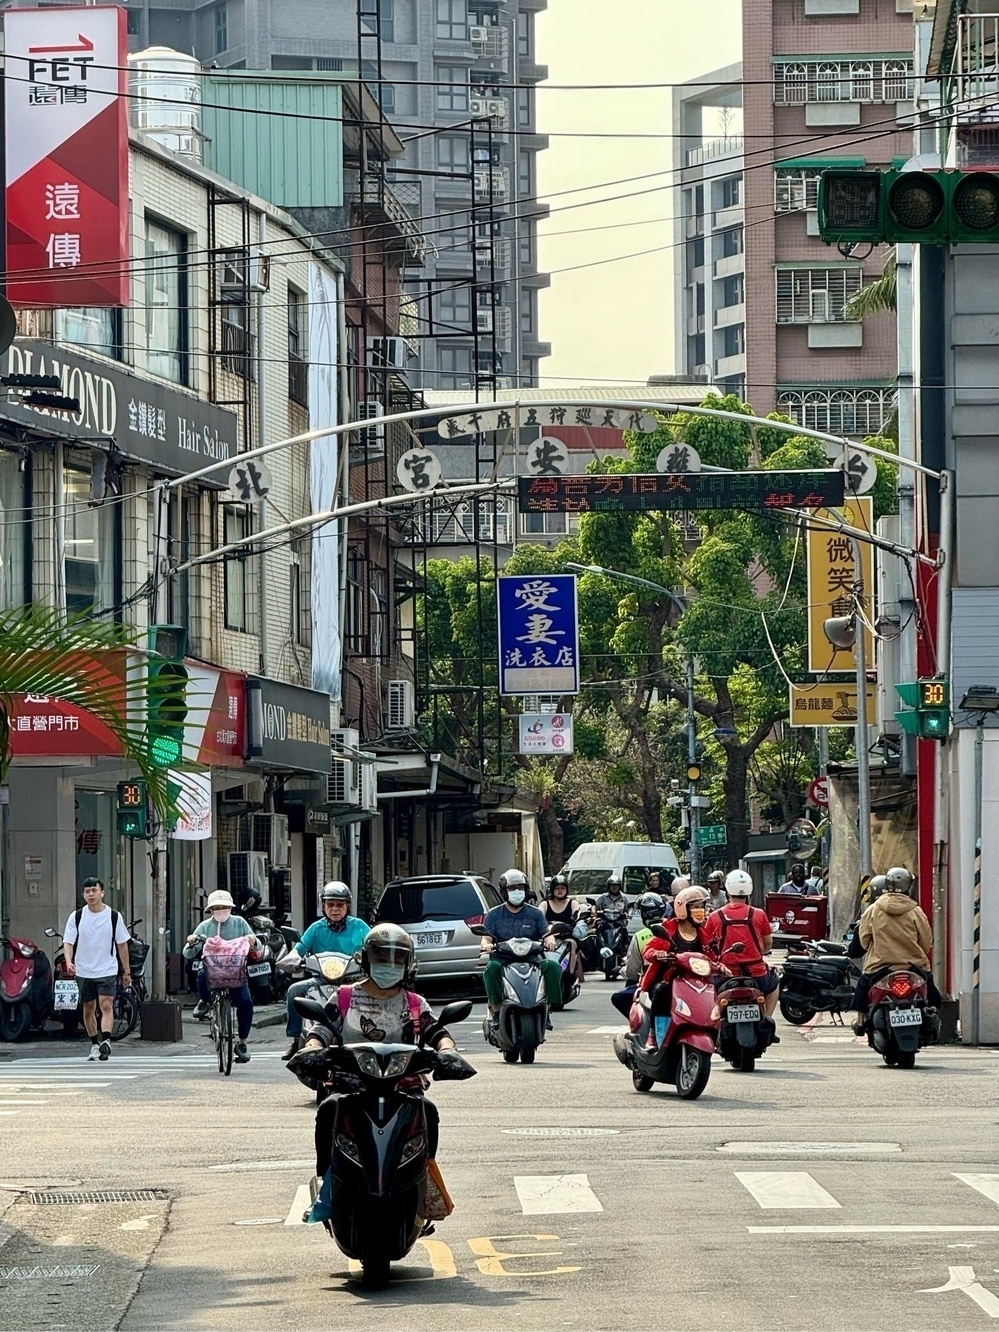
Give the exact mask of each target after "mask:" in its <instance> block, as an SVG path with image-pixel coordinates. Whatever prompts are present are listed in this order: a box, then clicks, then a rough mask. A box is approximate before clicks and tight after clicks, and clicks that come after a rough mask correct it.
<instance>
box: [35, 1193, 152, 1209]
mask: <svg viewBox="0 0 999 1332" xmlns="http://www.w3.org/2000/svg"><path fill="white" fill-rule="evenodd" d="M21 1197H22V1199H24V1200H25V1201H27V1202H29V1203H33V1204H34V1205H35V1206H36V1207H48V1206H52V1205H54V1204H58V1203H62V1204H63V1205H65V1204H69V1205H70V1206H72V1205H74V1204H76V1205H79V1204H80V1203H144V1202H167V1201H169V1197H170V1195H169V1194H168V1193H167V1192H166V1191H165V1190H164V1189H95V1190H93V1191H92V1192H88V1193H61V1192H60V1193H33V1192H30V1191H29V1192H28V1193H23V1194H22V1195H21Z"/></svg>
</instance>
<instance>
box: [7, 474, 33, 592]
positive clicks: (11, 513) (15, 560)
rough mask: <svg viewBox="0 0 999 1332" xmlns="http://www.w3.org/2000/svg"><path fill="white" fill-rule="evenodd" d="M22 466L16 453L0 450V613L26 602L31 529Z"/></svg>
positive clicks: (24, 475) (26, 489)
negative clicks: (28, 546)
mask: <svg viewBox="0 0 999 1332" xmlns="http://www.w3.org/2000/svg"><path fill="white" fill-rule="evenodd" d="M23 466H26V464H24V463H23V462H22V459H21V455H20V454H19V453H9V452H7V450H5V449H4V450H0V610H9V609H10V608H11V607H13V606H20V605H21V604H22V603H23V602H25V601H26V600H27V599H28V588H27V587H26V585H25V570H26V568H27V558H26V552H27V545H28V533H29V531H30V526H29V523H28V521H27V520H28V517H29V514H28V511H27V509H26V507H25V506H26V496H27V493H28V488H27V485H26V484H25V481H26V476H27V473H26V472H24V471H22V470H21V469H22V467H23Z"/></svg>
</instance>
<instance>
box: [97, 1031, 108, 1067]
mask: <svg viewBox="0 0 999 1332" xmlns="http://www.w3.org/2000/svg"><path fill="white" fill-rule="evenodd" d="M97 1050H98V1054H97V1058H98V1059H99V1060H100V1061H101V1063H102V1064H103V1063H104V1062H105V1060H106V1059H108V1058H109V1056H110V1054H111V1042H110V1041H109V1040H108V1039H107V1037H105V1038H104V1040H103V1041H101V1043H100V1045H98V1047H97Z"/></svg>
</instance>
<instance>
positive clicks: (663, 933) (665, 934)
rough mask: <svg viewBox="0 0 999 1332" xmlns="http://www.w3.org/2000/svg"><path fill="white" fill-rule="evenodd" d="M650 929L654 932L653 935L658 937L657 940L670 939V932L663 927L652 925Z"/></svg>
mask: <svg viewBox="0 0 999 1332" xmlns="http://www.w3.org/2000/svg"><path fill="white" fill-rule="evenodd" d="M649 928H650V929H651V930H652V933H653V934H654V935H655V936H656V938H657V939H668V938H669V931H668V930H665V929H663V927H662V926H661V925H652V926H650V927H649Z"/></svg>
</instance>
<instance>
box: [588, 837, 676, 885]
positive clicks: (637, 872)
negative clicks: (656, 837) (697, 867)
mask: <svg viewBox="0 0 999 1332" xmlns="http://www.w3.org/2000/svg"><path fill="white" fill-rule="evenodd" d="M652 869H657V870H660V871H661V873H662V876H663V880H664V885H663V886H664V887H666V888H668V887H669V884H670V880H671V879H675V878H676V876H677V875H678V874H679V873H680V862H679V861H678V860H677V858H676V852H675V851H674V850H673V848H672V847H671V846H667V845H666V843H665V842H584V843H583V845H582V846H577V848H576V849H575V851H573V853H572V855H571V856H570V857H569V859H568V860H567V861H566V862H565V865H564V866H563V869H562V872H563V874H567V875H568V876H569V892H570V893H571V894H572V896H573V897H576V898H585V897H595V896H597V895H598V894H599V893H602V892H605V891H606V887H607V879H608V877H609V876H610V875H611V874H613V873H614V872H615V871H616V872H617V873H618V874H620V876H621V878H622V879H623V881H624V891H625V892H626V893H627V894H628V895H629V896H630V897H635V896H637V895H638V894H639V893H642V892H644V891H645V875H646V871H647V870H652Z"/></svg>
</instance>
